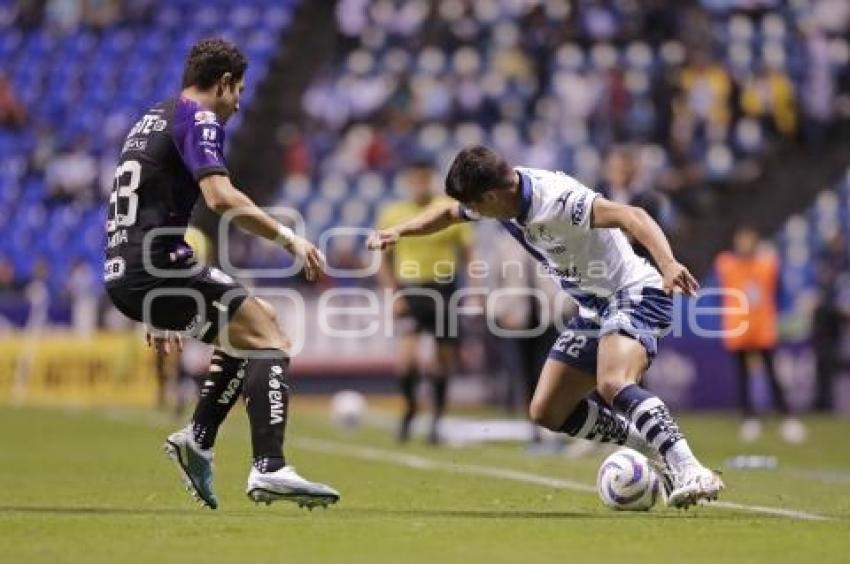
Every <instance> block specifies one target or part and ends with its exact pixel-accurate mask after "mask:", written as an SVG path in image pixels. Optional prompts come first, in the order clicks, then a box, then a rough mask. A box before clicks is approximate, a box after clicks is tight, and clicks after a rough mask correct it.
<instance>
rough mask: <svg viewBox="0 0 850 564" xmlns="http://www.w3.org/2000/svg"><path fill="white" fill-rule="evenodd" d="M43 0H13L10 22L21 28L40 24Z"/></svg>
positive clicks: (42, 13)
mask: <svg viewBox="0 0 850 564" xmlns="http://www.w3.org/2000/svg"><path fill="white" fill-rule="evenodd" d="M44 4H45V0H18V1H17V2H15V7H14V8H13V9H14V10H15V12H14V17H13V19H12V23H13V24H14V25H15V26H17V27H20V28H21V29H30V28H33V27H36V26H38V25H41V22H42V20H43V19H44Z"/></svg>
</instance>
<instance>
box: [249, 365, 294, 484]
mask: <svg viewBox="0 0 850 564" xmlns="http://www.w3.org/2000/svg"><path fill="white" fill-rule="evenodd" d="M263 352H264V353H267V354H268V353H272V354H274V356H272V357H271V358H257V359H251V360H248V362H247V364H246V365H245V404H246V409H247V411H248V419H249V421H250V423H251V445H252V447H253V451H254V466H255V467H256V468H257V470H259V471H260V472H274V471H275V470H279V469H280V468H283V467H284V466H285V465H286V460H285V458H284V456H283V439H284V435H285V432H286V420H287V417H288V416H289V378H288V375H287V369H288V368H289V357H288V356H286V355H285V354H284V353H283V352H282V351H279V350H271V351H270V350H268V349H267V350H265V351H263Z"/></svg>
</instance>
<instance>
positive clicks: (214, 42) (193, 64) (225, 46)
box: [183, 38, 248, 89]
mask: <svg viewBox="0 0 850 564" xmlns="http://www.w3.org/2000/svg"><path fill="white" fill-rule="evenodd" d="M247 68H248V60H247V59H245V55H243V54H242V52H241V51H240V50H239V48H237V47H236V45H234V44H232V43H229V42H227V41H225V40H224V39H218V38H213V39H202V40H200V41H198V42H197V43H195V44H194V45H193V46H192V50H191V51H189V57H188V58H187V59H186V67H185V68H184V69H183V88H187V87H189V86H197V87H198V88H201V89H206V88H209V87H210V86H212V85H213V84H215V83H216V81H217V80H218V79H219V78H221V75H223V74H224V73H226V72H229V73H230V74H232V75H233V81H234V83H236V82H239V80H240V79H241V78H242V77H243V76H245V69H247Z"/></svg>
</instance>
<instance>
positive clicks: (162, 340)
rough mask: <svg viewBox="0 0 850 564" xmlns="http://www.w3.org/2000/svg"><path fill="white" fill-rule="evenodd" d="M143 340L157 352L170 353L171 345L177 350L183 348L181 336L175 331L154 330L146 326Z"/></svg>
mask: <svg viewBox="0 0 850 564" xmlns="http://www.w3.org/2000/svg"><path fill="white" fill-rule="evenodd" d="M145 341H147V343H148V346H149V347H153V348H154V350H156V352H159V353H164V354H168V353H170V352H171V350H172V345H173V346H174V347H175V349H176V350H178V351H182V350H183V337H182V336H181V335H180V333H177V332H176V331H156V330H154V329H151V328H150V327H148V328H147V329H145Z"/></svg>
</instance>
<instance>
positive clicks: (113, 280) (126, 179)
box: [104, 97, 228, 286]
mask: <svg viewBox="0 0 850 564" xmlns="http://www.w3.org/2000/svg"><path fill="white" fill-rule="evenodd" d="M212 174H223V175H226V174H228V172H227V166H226V164H225V161H224V128H222V126H221V124H220V123H219V122H218V120H217V119H216V116H215V114H214V113H213V112H211V111H209V110H207V109H205V108H203V107H201V106H200V105H199V104H198V103H197V102H194V101H192V100H188V99H186V98H182V97H180V98H171V99H169V100H166V101H164V102H161V103H160V104H157V105H156V106H154V107H153V108H151V109H150V110H148V111H147V112H146V113H145V115H144V116H143V117H142V118H141V119H140V120H139V121H137V122H136V124H135V125H134V126H133V128H132V129H131V130H130V133H128V134H127V138H126V139H125V141H124V146H123V148H122V150H121V156H120V159H119V162H118V168H117V170H116V172H115V180H114V183H113V187H112V192H111V194H110V197H109V214H108V219H107V222H106V235H107V242H106V265H105V270H104V281H105V282H106V283H107V285H119V284H131V285H134V286H143V285H150V284H152V283H153V282H155V278H154V279H153V280H152V279H151V278H152V277H151V275H150V274H149V273H147V272H146V270H145V266H144V265H145V262H144V260H143V253H144V252H145V248H144V247H145V238H146V236H148V235H149V234H150V241H149V243H148V245H149V247H148V248H149V254H148V258H149V262H150V264H152V265H154V266H156V267H157V268H168V267H169V266H170V265H171V262H172V260H171V258H170V255H172V253H173V252H174V251H175V250H176V249H180V248H181V247H185V242H184V241H183V233H184V231H185V229H186V226H188V225H189V218H190V217H191V214H192V209H193V208H194V206H195V202H196V201H197V199H198V195H199V194H200V188H199V187H198V182H199V181H200V180H201V179H202V178H204V177H205V176H209V175H212ZM157 228H168V229H165V230H163V231H162V232H161V233H159V232H154V233H151V231H152V230H155V229H157Z"/></svg>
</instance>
